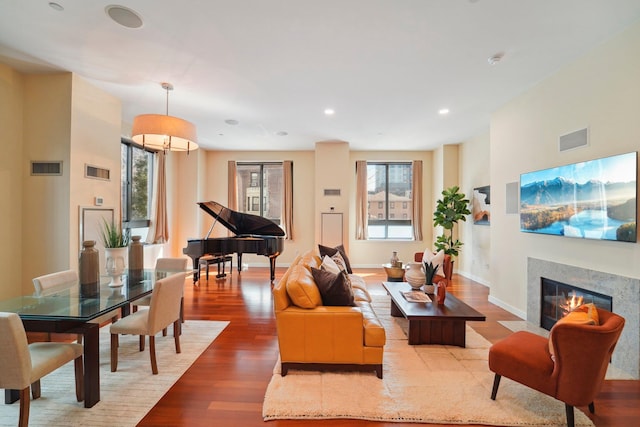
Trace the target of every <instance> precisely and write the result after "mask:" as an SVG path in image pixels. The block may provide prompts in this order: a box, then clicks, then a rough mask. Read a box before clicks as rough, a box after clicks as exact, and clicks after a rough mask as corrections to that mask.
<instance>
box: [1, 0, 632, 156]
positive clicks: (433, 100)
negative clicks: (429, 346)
mask: <svg viewBox="0 0 640 427" xmlns="http://www.w3.org/2000/svg"><path fill="white" fill-rule="evenodd" d="M110 1H118V0H109V1H101V0H91V1H73V0H57V3H58V4H59V5H60V6H62V8H63V10H61V11H60V10H55V9H54V8H52V7H50V5H49V3H50V2H48V1H46V0H38V1H36V0H30V1H24V0H0V62H3V63H6V64H8V65H10V66H12V67H14V68H16V69H18V70H21V71H24V72H49V71H52V70H65V71H71V72H74V73H77V74H78V75H80V76H82V77H84V78H85V79H87V80H88V81H89V82H91V83H92V84H94V85H95V86H97V87H99V88H101V89H103V90H105V91H106V92H108V93H111V94H113V95H114V96H116V97H118V98H119V99H120V100H121V101H122V114H123V117H122V119H123V123H129V124H130V123H131V122H132V120H133V117H135V116H136V115H138V114H146V113H156V114H165V113H166V110H165V108H166V92H165V91H164V89H162V87H161V86H160V84H161V82H170V83H172V84H173V85H174V87H175V89H174V90H173V91H172V92H170V94H169V114H171V115H174V116H178V117H181V118H183V119H186V120H189V121H191V122H193V123H195V125H196V126H197V129H198V142H199V144H200V146H201V147H202V148H206V149H224V150H312V149H313V147H314V144H315V143H316V142H319V141H335V140H339V141H347V142H349V144H350V147H351V149H353V150H428V149H433V148H436V147H438V146H440V145H442V144H455V143H459V142H461V141H464V140H466V139H468V138H470V137H472V136H474V135H477V134H479V133H481V132H486V131H488V129H489V119H490V115H491V113H492V112H493V111H495V110H496V109H497V108H499V107H500V106H501V105H503V104H504V103H505V102H507V101H509V100H510V99H512V98H513V97H515V96H517V95H518V94H520V93H522V92H523V91H525V90H527V89H528V88H530V87H532V86H533V85H535V84H536V83H537V82H539V81H541V80H543V79H544V78H546V77H547V76H549V75H551V74H553V73H554V72H556V71H557V70H558V69H559V68H560V67H562V66H563V65H564V64H566V63H568V62H570V61H572V60H574V59H575V58H577V57H579V56H580V55H582V54H584V53H586V52H587V51H588V50H590V49H592V48H593V47H594V46H596V45H597V44H599V43H602V42H603V41H605V40H606V39H608V38H610V37H612V36H614V35H615V34H616V33H618V32H620V31H622V30H623V29H624V28H626V27H628V26H629V25H631V24H633V23H635V22H636V21H638V20H639V19H640V1H638V0H519V1H514V0H186V1H175V0H154V1H151V0H120V1H119V3H117V4H119V5H122V6H125V7H127V8H129V9H131V10H134V11H136V12H137V14H138V15H139V16H140V17H141V18H142V21H143V25H142V27H140V28H137V29H132V28H126V27H123V26H121V25H119V24H117V23H115V22H114V21H113V20H111V19H110V18H109V16H108V15H107V13H106V11H105V8H106V7H107V6H108V5H111V4H113V3H111V2H110ZM494 55H503V58H502V60H501V61H499V62H497V63H496V64H494V65H491V64H489V61H488V58H490V57H491V56H494ZM326 108H332V109H334V110H335V114H334V115H332V116H328V115H325V114H324V110H325V109H326ZM443 108H448V109H449V113H448V114H446V115H441V114H439V110H441V109H443ZM229 120H231V121H237V124H228V123H227V122H226V121H229ZM127 127H128V126H126V125H125V130H124V131H123V132H124V133H125V134H126V133H127V130H126V128H127ZM282 133H286V135H282Z"/></svg>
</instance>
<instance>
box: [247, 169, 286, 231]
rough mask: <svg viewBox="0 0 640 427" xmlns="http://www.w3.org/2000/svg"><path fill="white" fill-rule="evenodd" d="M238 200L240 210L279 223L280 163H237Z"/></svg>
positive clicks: (281, 177)
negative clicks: (239, 201)
mask: <svg viewBox="0 0 640 427" xmlns="http://www.w3.org/2000/svg"><path fill="white" fill-rule="evenodd" d="M236 176H237V179H238V200H246V203H242V204H240V205H241V206H239V209H240V210H241V212H244V213H248V214H252V215H259V216H262V217H265V218H267V219H270V220H271V221H273V222H275V223H276V224H278V225H280V223H281V217H282V199H283V198H282V192H283V173H282V163H281V162H273V163H267V162H265V163H262V162H252V163H240V162H239V163H237V165H236Z"/></svg>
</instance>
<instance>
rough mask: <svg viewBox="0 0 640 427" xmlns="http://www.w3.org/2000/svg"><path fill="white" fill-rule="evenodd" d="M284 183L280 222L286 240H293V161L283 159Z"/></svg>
mask: <svg viewBox="0 0 640 427" xmlns="http://www.w3.org/2000/svg"><path fill="white" fill-rule="evenodd" d="M282 175H283V183H284V194H283V195H282V198H283V201H284V203H283V204H282V222H283V225H284V231H285V232H286V233H287V237H286V240H293V162H292V161H291V160H285V161H284V162H283V163H282Z"/></svg>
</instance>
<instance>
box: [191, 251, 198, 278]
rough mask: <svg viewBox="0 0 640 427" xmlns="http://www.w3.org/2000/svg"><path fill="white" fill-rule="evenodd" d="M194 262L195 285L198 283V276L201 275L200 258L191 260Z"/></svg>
mask: <svg viewBox="0 0 640 427" xmlns="http://www.w3.org/2000/svg"><path fill="white" fill-rule="evenodd" d="M191 259H192V260H193V283H194V284H195V283H196V282H197V281H198V276H199V275H200V257H197V258H193V257H192V258H191Z"/></svg>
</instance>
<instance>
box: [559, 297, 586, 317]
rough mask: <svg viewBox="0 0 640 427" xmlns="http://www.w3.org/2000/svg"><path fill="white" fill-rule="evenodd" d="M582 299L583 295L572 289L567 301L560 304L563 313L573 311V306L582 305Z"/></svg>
mask: <svg viewBox="0 0 640 427" xmlns="http://www.w3.org/2000/svg"><path fill="white" fill-rule="evenodd" d="M583 299H584V297H583V296H582V295H577V294H576V291H572V292H571V295H570V296H569V298H567V302H566V303H565V304H562V305H561V307H562V309H563V314H564V315H565V316H566V315H567V314H568V313H569V312H571V311H573V310H574V309H575V308H577V307H580V306H581V305H582V301H583Z"/></svg>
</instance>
